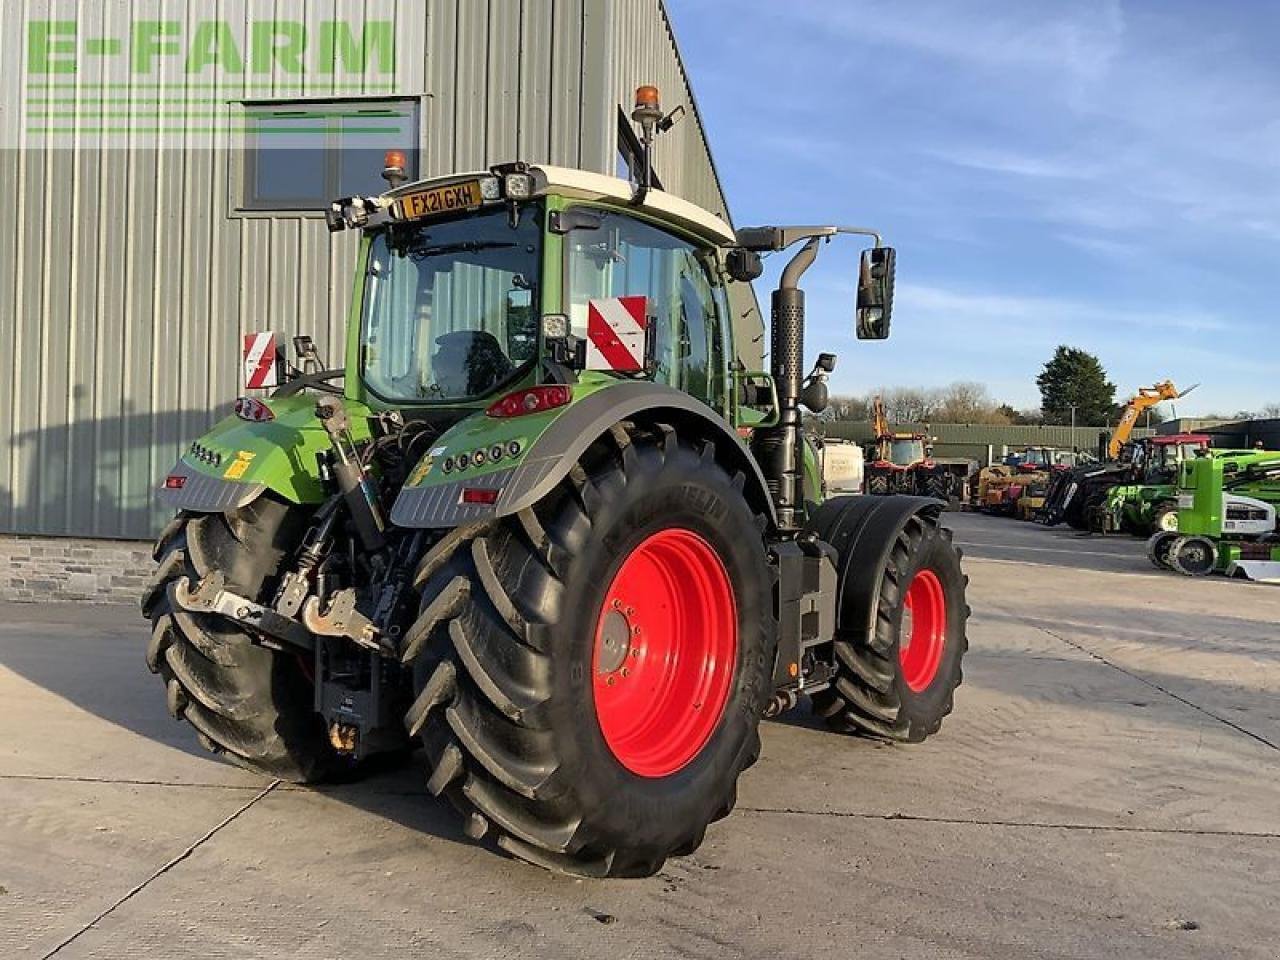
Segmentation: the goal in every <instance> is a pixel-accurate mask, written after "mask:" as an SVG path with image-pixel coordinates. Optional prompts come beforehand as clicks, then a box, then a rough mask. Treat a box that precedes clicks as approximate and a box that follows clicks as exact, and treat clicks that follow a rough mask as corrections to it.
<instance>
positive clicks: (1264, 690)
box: [0, 514, 1280, 960]
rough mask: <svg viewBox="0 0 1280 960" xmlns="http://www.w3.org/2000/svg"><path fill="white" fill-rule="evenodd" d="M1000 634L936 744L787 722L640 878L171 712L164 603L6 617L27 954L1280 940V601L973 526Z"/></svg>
mask: <svg viewBox="0 0 1280 960" xmlns="http://www.w3.org/2000/svg"><path fill="white" fill-rule="evenodd" d="M950 522H951V523H952V525H953V526H954V528H955V529H956V538H957V541H958V542H960V543H962V544H963V545H964V546H965V549H966V559H965V567H966V570H967V572H968V573H969V575H970V577H971V583H970V602H971V605H972V607H973V617H972V620H971V621H970V629H969V635H970V641H971V650H970V653H969V656H968V659H967V661H966V670H965V674H966V681H965V684H964V686H963V687H962V688H961V690H960V694H959V697H958V700H957V705H956V711H955V714H954V715H953V716H952V717H951V718H950V721H949V723H948V724H947V725H945V726H944V728H943V730H942V733H941V734H940V735H938V736H937V737H935V738H933V739H931V740H930V741H928V742H927V743H925V744H923V745H919V746H913V747H898V746H885V745H881V744H877V743H875V742H872V741H869V740H859V739H849V738H842V737H838V736H836V735H833V734H828V733H825V732H823V731H822V730H821V729H820V728H818V727H817V726H816V725H814V724H813V723H812V722H811V721H810V719H809V717H807V716H805V715H800V716H793V717H789V718H786V719H785V720H784V721H776V722H770V723H767V724H765V727H764V741H765V748H764V755H763V757H762V758H761V761H760V763H759V764H758V765H757V766H756V767H754V768H753V769H752V770H750V771H749V772H748V773H747V775H746V776H745V777H744V779H743V781H742V784H741V789H740V798H739V807H738V809H737V811H736V812H735V813H734V814H733V816H732V817H730V818H729V819H728V820H725V821H723V822H721V823H719V824H717V825H716V826H714V827H713V828H712V829H711V831H710V833H709V835H708V840H707V843H706V844H705V845H704V846H703V847H702V848H701V849H700V850H699V851H698V852H697V853H696V854H695V855H694V856H692V857H688V858H685V859H681V860H673V861H670V862H669V863H668V865H667V867H666V868H665V869H664V870H663V872H662V873H661V874H660V875H659V876H657V877H654V878H652V879H649V880H641V881H615V882H605V883H600V882H577V881H572V880H567V879H563V878H559V877H555V876H551V875H548V874H545V873H542V872H540V871H538V870H536V869H534V868H532V867H528V866H524V865H522V864H520V863H517V862H513V861H511V860H509V859H506V858H504V857H502V856H499V855H498V854H495V853H494V852H492V851H490V850H489V849H487V848H484V847H479V846H475V845H473V844H471V843H469V842H468V841H466V840H465V838H463V837H462V835H461V833H460V831H459V829H458V827H457V825H456V823H455V820H454V818H453V816H452V815H451V813H450V812H448V811H447V810H445V809H443V808H442V807H441V806H440V805H438V804H437V803H435V802H434V801H431V800H429V799H428V798H427V797H426V796H425V794H424V792H423V791H422V789H421V783H422V775H421V771H420V768H419V761H417V760H415V762H414V763H413V764H412V765H411V766H409V767H408V768H403V769H400V770H393V771H388V772H386V773H383V774H380V775H378V776H376V777H374V778H372V779H370V780H368V781H366V782H363V783H360V784H354V785H347V786H339V787H331V788H325V789H320V790H310V789H299V788H294V787H289V786H285V785H273V784H271V783H270V782H269V781H265V780H263V779H260V778H257V777H255V776H253V775H250V774H248V773H245V772H242V771H240V770H238V769H235V768H233V767H230V766H227V765H225V764H223V763H221V762H219V761H218V760H216V759H213V758H211V757H210V756H208V755H207V754H205V753H204V751H203V750H202V749H201V748H200V747H199V746H198V745H197V744H196V740H195V737H194V736H193V734H192V731H191V730H190V728H189V727H187V726H186V725H184V724H179V723H175V722H173V721H172V720H170V718H169V716H168V714H167V713H166V712H165V707H164V696H163V691H162V688H161V686H160V684H159V683H158V682H157V681H156V679H155V678H154V677H152V676H151V675H150V674H148V673H147V671H146V669H145V667H144V665H143V662H142V651H143V647H144V645H145V642H146V636H147V631H146V629H145V627H144V625H143V624H142V622H141V621H140V620H139V619H138V615H137V613H136V608H134V607H132V606H129V607H105V608H104V607H87V606H79V607H77V606H60V607H47V606H46V607H39V606H24V605H5V606H3V607H0V731H3V733H0V956H2V957H5V958H9V957H31V958H43V957H49V956H52V955H56V956H58V957H59V958H91V957H92V958H113V960H114V958H124V957H130V958H139V960H141V958H175V957H188V956H190V957H202V958H222V957H235V958H266V957H272V958H275V957H288V958H338V957H359V958H376V957H405V956H417V957H433V958H435V957H442V958H443V957H474V958H481V957H484V958H487V957H507V956H511V957H515V956H519V957H544V956H545V957H556V958H569V957H591V958H598V957H609V958H610V960H624V958H632V957H635V958H646V960H647V958H655V957H668V956H672V957H696V958H702V957H706V958H710V957H736V956H743V957H762V958H763V957H768V958H778V957H785V958H790V957H805V958H809V957H841V958H852V957H859V958H880V957H884V958H890V957H895V958H896V957H926V956H927V957H974V958H978V957H981V958H993V957H1009V958H1023V957H1103V956H1106V957H1124V958H1134V957H1153V958H1154V957H1159V958H1173V957H1215V958H1216V957H1259V958H1263V957H1265V958H1274V957H1276V956H1277V954H1278V953H1280V589H1277V588H1275V587H1267V586H1260V585H1254V584H1247V583H1238V582H1228V581H1224V580H1216V579H1210V580H1197V581H1191V580H1186V579H1183V578H1181V577H1177V576H1174V575H1172V574H1162V573H1158V572H1156V571H1155V570H1153V569H1152V568H1151V567H1150V566H1149V564H1148V563H1147V561H1146V559H1145V558H1144V556H1143V547H1142V544H1141V543H1140V542H1139V541H1136V540H1130V539H1127V538H1119V539H1107V540H1102V539H1099V538H1081V537H1078V536H1076V535H1075V534H1074V533H1073V532H1072V531H1070V530H1067V529H1065V528H1060V529H1054V530H1046V529H1044V528H1041V527H1035V526H1031V525H1027V524H1020V523H1017V522H1015V521H1012V520H1000V519H993V518H987V517H981V516H975V515H969V514H955V515H952V516H951V518H950Z"/></svg>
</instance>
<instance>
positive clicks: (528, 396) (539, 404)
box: [485, 383, 573, 419]
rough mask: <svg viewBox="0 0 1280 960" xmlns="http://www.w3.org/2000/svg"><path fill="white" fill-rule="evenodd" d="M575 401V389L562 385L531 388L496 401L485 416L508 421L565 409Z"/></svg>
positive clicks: (509, 394)
mask: <svg viewBox="0 0 1280 960" xmlns="http://www.w3.org/2000/svg"><path fill="white" fill-rule="evenodd" d="M572 399H573V389H572V388H571V387H569V386H566V385H565V384H562V383H556V384H550V385H548V386H543V387H529V388H527V389H525V390H516V391H515V392H514V393H508V394H507V395H506V396H505V397H503V398H502V399H501V400H497V401H495V402H494V403H493V404H492V406H490V407H489V409H488V410H486V411H485V414H486V415H487V416H490V417H498V418H499V419H506V418H508V417H526V416H528V415H529V414H531V413H542V412H544V411H546V410H554V409H555V408H556V407H563V406H564V405H565V404H567V403H568V402H569V401H570V400H572Z"/></svg>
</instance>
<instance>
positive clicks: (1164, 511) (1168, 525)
mask: <svg viewBox="0 0 1280 960" xmlns="http://www.w3.org/2000/svg"><path fill="white" fill-rule="evenodd" d="M1151 529H1152V530H1154V531H1155V532H1157V533H1163V532H1168V533H1177V531H1178V504H1177V502H1176V501H1173V500H1166V501H1165V502H1164V503H1162V504H1160V505H1159V506H1158V507H1156V509H1155V512H1154V513H1153V514H1152V515H1151Z"/></svg>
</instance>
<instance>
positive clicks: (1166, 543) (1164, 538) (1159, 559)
mask: <svg viewBox="0 0 1280 960" xmlns="http://www.w3.org/2000/svg"><path fill="white" fill-rule="evenodd" d="M1177 539H1178V534H1177V533H1176V532H1175V531H1172V530H1161V531H1159V532H1157V533H1155V534H1153V535H1152V537H1151V539H1149V540H1148V541H1147V559H1148V560H1150V561H1151V563H1152V565H1153V566H1154V567H1155V568H1156V569H1158V570H1172V569H1173V566H1172V565H1171V564H1170V563H1169V550H1170V548H1171V547H1172V546H1173V543H1174V541H1175V540H1177Z"/></svg>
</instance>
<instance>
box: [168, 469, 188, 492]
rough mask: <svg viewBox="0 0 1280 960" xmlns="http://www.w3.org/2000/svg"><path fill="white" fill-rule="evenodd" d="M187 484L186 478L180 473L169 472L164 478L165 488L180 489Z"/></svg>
mask: <svg viewBox="0 0 1280 960" xmlns="http://www.w3.org/2000/svg"><path fill="white" fill-rule="evenodd" d="M186 485H187V478H186V477H184V476H183V475H182V474H180V473H171V474H169V476H167V477H165V478H164V488H165V489H166V490H181V489H182V488H183V487H185V486H186Z"/></svg>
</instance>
